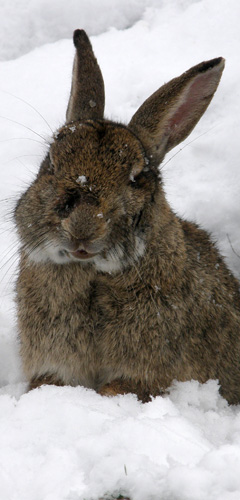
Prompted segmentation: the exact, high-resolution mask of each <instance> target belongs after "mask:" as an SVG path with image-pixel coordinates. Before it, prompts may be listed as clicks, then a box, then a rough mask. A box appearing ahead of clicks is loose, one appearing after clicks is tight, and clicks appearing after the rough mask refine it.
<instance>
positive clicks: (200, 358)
mask: <svg viewBox="0 0 240 500" xmlns="http://www.w3.org/2000/svg"><path fill="white" fill-rule="evenodd" d="M76 33H77V34H75V45H76V47H77V49H78V50H79V53H80V45H81V50H83V52H84V50H85V51H86V50H88V51H89V50H90V49H89V47H91V46H90V44H89V42H88V40H87V39H86V38H85V34H84V35H83V32H79V31H78V32H76ZM83 46H84V48H83ZM86 47H87V49H86ZM78 57H79V55H78ZM91 57H93V55H91ZM76 61H77V62H76ZM76 61H75V70H74V71H75V73H76V71H79V68H78V64H80V63H79V60H78V59H77V60H76ZM203 64H205V66H204V68H203V67H202V66H201V65H199V67H195V68H192V70H190V71H189V72H187V73H188V75H189V76H188V79H187V77H186V76H185V75H187V73H186V74H185V75H184V76H183V77H182V81H181V82H180V80H179V79H175V81H174V82H175V83H174V85H172V87H171V88H170V90H171V91H172V92H173V91H174V92H173V93H174V95H175V96H176V95H177V98H178V97H179V95H180V104H179V105H178V108H177V110H176V104H175V103H174V105H173V108H174V116H173V115H172V114H171V113H172V111H171V113H170V114H171V116H170V119H169V118H168V123H167V128H166V126H165V125H164V127H163V126H162V129H163V131H164V134H162V132H161V133H160V132H159V130H156V126H155V122H154V123H153V122H152V121H149V120H150V118H149V116H154V114H155V113H156V110H155V107H156V106H155V107H154V106H153V101H151V99H152V98H153V96H154V95H153V96H152V97H151V98H149V100H148V101H149V102H150V104H149V103H148V104H147V107H148V109H150V111H151V112H150V115H149V116H147V118H146V110H145V108H146V103H147V102H148V101H146V103H144V105H143V106H142V107H141V108H140V110H139V111H138V112H137V113H136V115H134V117H133V119H132V121H131V122H130V125H129V128H127V127H124V126H122V125H119V124H115V123H112V122H109V121H104V120H102V119H101V113H100V112H99V109H100V108H102V102H100V103H98V104H97V106H94V105H93V104H95V101H94V100H92V99H91V100H90V101H89V102H88V101H87V103H88V104H89V103H90V102H91V104H90V107H91V108H92V109H93V110H94V109H95V107H97V108H98V115H97V116H94V115H93V114H91V113H90V114H89V115H88V114H87V111H88V110H87V104H86V106H84V107H83V109H81V112H80V111H78V114H79V115H80V116H78V117H77V116H75V113H76V107H77V106H78V104H77V103H78V101H79V99H80V101H81V100H84V98H85V97H84V96H85V94H82V93H81V86H80V88H79V87H78V86H77V88H76V83H75V84H74V83H73V87H72V93H71V98H70V102H69V106H68V112H67V125H66V126H64V127H63V128H62V129H60V131H59V132H58V134H57V135H56V136H55V138H54V142H53V144H52V145H51V148H50V155H48V156H47V158H46V159H45V161H44V162H43V164H42V166H41V169H40V172H39V174H38V177H37V179H36V181H35V182H34V183H33V184H32V186H30V188H29V189H28V191H27V192H26V193H25V194H24V195H23V196H22V198H21V199H20V200H19V202H18V205H17V207H16V212H15V218H16V223H17V227H18V230H19V234H20V237H21V240H22V256H21V263H20V273H19V278H18V283H17V302H18V318H19V330H20V339H21V353H22V359H23V366H24V368H25V372H26V375H27V377H28V379H29V382H30V386H31V387H35V386H38V385H40V384H41V383H45V382H46V383H56V384H71V385H77V384H82V385H84V386H86V387H91V388H94V389H96V390H97V391H99V392H101V393H103V394H112V393H117V392H126V391H132V392H135V393H137V394H138V396H139V397H140V398H142V399H143V400H147V399H148V397H149V395H157V394H160V393H162V392H164V391H165V390H166V389H167V387H169V385H170V384H171V382H172V381H173V380H174V379H177V380H180V381H184V380H190V379H197V380H199V381H200V382H205V381H207V380H208V379H209V378H214V379H219V381H220V385H221V391H222V394H223V395H224V397H226V398H227V400H228V401H229V402H230V403H238V402H240V295H239V283H238V282H237V280H236V279H235V278H234V277H233V276H232V275H231V273H230V272H229V271H228V269H227V268H226V266H225V264H224V262H223V260H222V259H221V257H220V256H219V254H218V252H217V250H216V249H215V247H214V245H213V243H212V242H211V241H210V238H209V236H208V235H207V233H205V232H204V231H202V230H201V229H199V228H198V227H197V226H196V225H194V224H192V223H189V222H185V221H183V220H181V219H179V218H178V217H176V215H175V214H174V213H173V212H172V211H171V209H170V207H169V205H168V203H167V201H166V199H165V195H164V191H163V188H162V185H161V180H160V178H159V173H158V170H157V168H156V167H157V164H158V163H159V161H160V160H161V159H162V157H163V156H164V154H165V152H166V150H169V149H170V148H171V147H173V145H175V143H177V142H179V141H180V140H181V139H182V138H183V136H186V135H188V133H189V132H190V130H191V129H192V128H193V126H194V124H195V123H196V121H198V119H199V118H200V116H201V114H202V113H203V109H202V108H204V109H205V108H206V106H207V105H208V103H209V102H210V99H211V97H212V95H213V92H214V90H215V88H216V86H217V83H216V81H217V80H219V78H220V73H221V71H222V67H221V69H220V70H218V72H217V70H216V75H215V76H213V77H209V75H210V72H213V73H214V71H215V70H214V69H213V68H214V67H216V68H217V67H219V65H221V60H220V59H219V60H214V63H213V62H212V65H209V64H208V63H203ZM207 64H208V66H207ZM94 65H95V70H94V71H98V69H97V70H96V60H95V59H91V64H90V65H89V64H88V65H87V66H88V71H92V70H91V68H92V66H94ZM76 67H77V69H76ZM89 67H90V70H89ZM97 68H98V67H97ZM196 68H197V69H196ZM199 68H200V69H199ZM97 75H98V78H95V79H94V78H93V82H94V81H96V80H99V78H100V77H99V74H98V73H97ZM199 75H200V76H199ZM202 75H203V76H202ZM83 79H84V75H83ZM212 79H213V80H214V84H213V83H212ZM75 80H76V74H75V77H74V79H73V82H74V81H75ZM209 81H210V83H209ZM189 82H190V83H189ZM192 82H193V83H192ZM198 82H200V83H198ZM190 84H191V85H192V87H193V89H194V92H193V94H194V95H195V93H196V87H197V90H199V92H200V91H201V92H202V88H203V86H204V88H205V86H206V85H207V90H206V91H205V94H204V96H203V98H202V100H203V101H204V104H203V105H201V103H200V102H197V106H196V108H197V111H195V115H196V116H195V118H194V119H193V120H191V123H189V122H190V119H189V116H188V111H187V119H186V120H185V122H186V123H187V125H184V127H185V130H183V131H182V132H181V131H180V136H181V137H180V136H179V138H178V137H177V138H176V135H178V133H179V132H178V130H177V133H176V132H175V130H176V128H177V127H178V120H179V119H181V117H180V115H182V114H184V115H185V114H186V95H184V96H183V93H182V92H183V91H184V92H185V90H184V89H186V87H187V88H189V86H190ZM74 85H75V87H74ZM97 85H100V86H101V83H100V84H99V83H98V84H97ZM181 85H182V87H183V91H182V90H181V88H180V87H181ZM93 87H94V84H93ZM213 87H214V89H213ZM179 89H180V90H179ZM100 90H101V89H100ZM84 92H85V90H84ZM94 92H95V94H96V89H95V90H94V89H93V94H94ZM167 92H168V89H167V88H165V87H164V91H163V92H162V94H163V96H162V97H161V99H163V100H166V95H167ZM187 92H189V91H188V90H187ZM99 93H100V94H101V92H100V91H99ZM185 93H186V92H185ZM95 94H94V99H95V98H96V95H95ZM210 94H211V95H210ZM76 95H77V97H76ZM156 95H157V100H158V99H159V96H158V94H157V93H156ZM74 96H75V97H74ZM90 97H91V96H90ZM90 97H89V96H88V99H90ZM74 99H75V101H74ZM154 99H155V100H156V96H155V97H154ZM193 99H195V100H196V98H195V97H192V96H191V97H190V99H189V102H190V104H191V105H192V100H193ZM168 100H169V101H171V96H170V97H169V98H168ZM207 100H208V102H205V101H207ZM154 102H155V101H154ZM164 102H165V101H164ZM187 105H188V104H187ZM200 105H201V110H200V109H199V108H200ZM144 106H145V108H144ZM158 108H159V105H158ZM160 108H161V106H160ZM171 110H172V108H171ZM158 111H159V109H158ZM88 113H89V111H88ZM160 114H161V113H160ZM165 115H166V113H165V111H163V118H164V119H165V118H166V116H165ZM72 120H74V121H72ZM151 120H152V118H151ZM143 122H144V128H145V131H146V135H147V138H145V136H144V133H143V125H142V124H143ZM169 122H171V123H170V125H169ZM171 124H172V125H173V129H174V134H175V135H174V136H173V134H172V136H171V137H170V139H169V137H167V140H168V144H169V141H170V146H169V145H168V146H167V145H166V142H167V140H166V130H168V127H169V126H171ZM176 125H177V127H176ZM184 127H183V128H184ZM150 132H151V138H149V137H148V133H150ZM156 134H157V135H158V142H160V143H161V144H160V146H157V147H156V140H155V139H154V140H153V139H152V138H153V137H154V136H155V135H156ZM159 134H160V135H161V134H162V136H163V137H162V140H161V141H159ZM152 141H153V144H152V143H151V142H152Z"/></svg>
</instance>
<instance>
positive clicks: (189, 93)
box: [168, 71, 216, 137]
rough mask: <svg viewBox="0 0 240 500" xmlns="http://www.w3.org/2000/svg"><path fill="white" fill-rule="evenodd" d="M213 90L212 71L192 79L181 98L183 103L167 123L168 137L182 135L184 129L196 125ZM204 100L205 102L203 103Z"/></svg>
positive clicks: (213, 77)
mask: <svg viewBox="0 0 240 500" xmlns="http://www.w3.org/2000/svg"><path fill="white" fill-rule="evenodd" d="M215 89H216V76H215V72H214V71H208V72H207V73H202V74H201V73H200V74H199V75H197V76H196V77H195V78H194V80H193V81H192V82H191V84H190V85H189V86H188V87H187V89H186V91H185V95H184V94H183V96H182V97H183V101H184V102H182V103H181V104H179V106H178V107H177V108H176V110H175V112H174V113H173V115H172V116H171V118H170V120H169V122H168V127H169V129H170V137H174V136H175V135H178V133H180V132H181V133H184V128H186V127H189V125H190V124H192V126H194V125H195V124H196V123H197V121H198V120H199V118H200V117H201V115H202V113H203V112H204V108H205V106H206V107H207V105H208V103H209V99H210V98H211V96H212V94H213V93H214V91H215ZM204 100H206V102H205V103H204Z"/></svg>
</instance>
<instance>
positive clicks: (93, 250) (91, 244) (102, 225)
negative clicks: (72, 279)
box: [61, 207, 107, 260]
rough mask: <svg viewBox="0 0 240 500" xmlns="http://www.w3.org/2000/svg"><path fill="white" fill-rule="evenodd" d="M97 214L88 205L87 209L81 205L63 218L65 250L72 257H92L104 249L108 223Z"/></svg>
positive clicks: (81, 258) (82, 258) (83, 258)
mask: <svg viewBox="0 0 240 500" xmlns="http://www.w3.org/2000/svg"><path fill="white" fill-rule="evenodd" d="M97 215H98V214H95V213H93V211H92V210H89V209H88V207H87V208H86V209H85V210H84V207H81V210H79V209H77V210H76V211H75V212H73V213H72V214H71V216H70V217H68V218H66V219H64V220H62V223H61V226H62V228H63V231H64V241H63V246H64V251H65V252H66V253H67V254H68V256H69V257H70V258H71V257H73V258H74V259H80V260H87V259H91V258H93V257H95V256H96V255H97V254H98V253H100V252H101V251H102V250H103V249H104V240H105V237H106V234H107V224H106V222H105V220H103V217H102V219H101V220H100V218H99V217H97Z"/></svg>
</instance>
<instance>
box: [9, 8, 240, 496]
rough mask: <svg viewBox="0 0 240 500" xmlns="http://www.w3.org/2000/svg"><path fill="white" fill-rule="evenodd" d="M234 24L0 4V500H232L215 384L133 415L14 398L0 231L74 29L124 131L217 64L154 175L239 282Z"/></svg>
mask: <svg viewBox="0 0 240 500" xmlns="http://www.w3.org/2000/svg"><path fill="white" fill-rule="evenodd" d="M239 19H240V3H239V2H238V0H228V2H226V1H225V0H218V2H213V1H212V2H209V1H208V0H198V1H194V0H180V1H179V0H101V2H99V1H97V0H81V1H79V0H69V1H68V2H65V1H63V0H58V1H57V0H51V2H48V1H47V0H31V1H30V0H21V2H18V1H17V0H3V1H2V2H1V3H0V37H1V43H0V59H1V63H0V101H1V104H0V110H1V111H0V115H1V116H0V128H1V131H0V137H1V139H0V151H1V171H0V176H1V179H0V197H1V200H2V201H1V214H2V215H1V236H0V238H1V239H0V252H1V267H0V273H1V277H0V278H1V281H0V294H1V297H0V307H1V310H0V325H1V330H0V387H1V388H0V499H1V500H84V499H85V500H98V499H99V498H103V497H104V498H111V496H112V495H114V496H115V497H117V496H118V495H120V494H122V495H127V496H128V497H130V498H131V499H132V500H239V499H240V474H239V471H240V408H239V407H229V406H228V405H227V403H226V401H225V400H224V399H223V398H221V397H220V396H219V393H218V385H217V382H216V381H209V382H208V383H207V384H205V385H200V384H199V383H198V382H196V381H191V382H187V383H173V385H172V387H171V388H170V390H169V394H168V395H166V396H165V397H164V398H161V397H157V398H156V399H154V400H153V401H151V402H150V403H147V404H145V405H143V404H142V403H140V402H139V401H137V399H136V397H135V396H133V395H125V396H117V397H115V398H106V397H101V396H99V395H97V394H96V393H94V392H93V391H90V390H86V389H84V388H82V387H77V388H71V387H63V388H60V387H53V386H52V387H42V388H41V389H37V390H34V391H32V392H30V393H26V383H25V381H24V377H23V374H22V371H21V365H20V360H19V354H18V344H17V329H16V318H15V308H14V281H15V278H16V272H17V263H18V242H17V238H16V235H15V232H14V228H13V224H12V220H11V212H12V209H13V207H14V204H15V203H16V200H17V198H18V196H19V193H21V192H23V191H24V189H26V186H27V185H28V184H29V183H30V182H31V180H32V179H33V178H34V176H35V174H36V172H37V170H38V167H39V164H40V162H41V158H42V157H43V156H44V153H45V151H46V150H47V145H48V143H49V142H51V137H52V135H53V132H54V131H55V130H56V128H58V127H59V126H60V125H61V124H63V123H64V119H65V110H66V106H67V102H68V95H69V90H70V83H71V68H72V60H73V55H74V48H73V44H72V40H71V37H72V31H73V29H75V28H84V29H86V30H87V31H88V33H89V35H91V41H92V44H93V47H94V50H95V53H96V55H97V58H98V61H99V63H100V65H101V68H102V71H103V74H104V78H105V86H106V96H107V102H106V116H107V117H109V118H111V119H117V120H120V121H123V122H124V123H128V121H129V119H130V118H131V116H132V115H133V113H134V112H135V111H136V109H137V108H138V107H139V105H140V104H141V103H142V102H143V101H144V99H146V98H147V97H148V96H149V95H150V94H151V93H152V92H154V91H155V90H157V88H158V87H159V86H160V85H161V84H162V83H164V82H166V81H167V80H169V79H171V78H173V77H174V76H178V75H179V74H181V73H182V72H183V71H185V70H187V69H188V68H189V67H190V66H192V65H194V64H197V63H199V62H201V61H203V60H207V59H211V58H213V57H218V56H223V57H225V58H226V69H225V71H224V75H223V78H222V80H221V83H220V86H219V89H218V91H217V93H216V95H215V97H214V100H213V101H212V103H211V105H210V107H209V109H208V110H207V112H206V114H205V116H204V117H203V118H202V119H201V121H200V122H199V124H198V125H197V127H196V128H195V130H194V132H193V133H192V134H191V136H190V137H189V138H188V139H187V140H186V141H185V142H184V143H183V144H182V145H181V146H179V147H177V148H176V149H175V150H173V151H172V152H171V153H170V154H169V155H168V156H167V157H166V159H165V160H164V163H163V168H162V173H163V178H164V182H165V190H166V194H167V197H168V200H169V202H170V203H171V205H172V207H173V209H174V210H175V211H176V212H177V213H178V214H180V215H181V216H183V217H185V218H188V219H191V220H194V221H197V222H198V223H199V224H200V225H201V226H202V227H204V228H206V229H207V230H208V231H210V232H211V233H212V235H213V238H214V239H215V240H216V241H217V245H218V247H219V249H220V251H221V253H222V254H223V255H224V256H225V258H226V261H227V263H228V265H229V267H230V268H231V269H232V271H233V272H234V273H235V275H236V276H237V277H238V278H239V277H240V232H239V217H240V215H239V214H240V196H239V187H240V168H239V144H240V143H239V128H240V127H239V125H240V123H239V116H240V85H239V82H240V66H239V53H240V36H239ZM79 182H83V179H79ZM99 216H100V215H99Z"/></svg>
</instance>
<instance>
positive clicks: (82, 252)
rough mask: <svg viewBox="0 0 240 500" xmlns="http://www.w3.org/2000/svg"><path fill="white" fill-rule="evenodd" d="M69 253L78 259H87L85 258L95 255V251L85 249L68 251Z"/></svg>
mask: <svg viewBox="0 0 240 500" xmlns="http://www.w3.org/2000/svg"><path fill="white" fill-rule="evenodd" d="M69 254H70V255H71V256H72V257H74V258H75V259H80V260H87V259H92V258H93V257H95V255H97V253H89V252H87V251H86V250H83V249H81V250H75V252H69Z"/></svg>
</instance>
